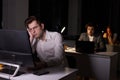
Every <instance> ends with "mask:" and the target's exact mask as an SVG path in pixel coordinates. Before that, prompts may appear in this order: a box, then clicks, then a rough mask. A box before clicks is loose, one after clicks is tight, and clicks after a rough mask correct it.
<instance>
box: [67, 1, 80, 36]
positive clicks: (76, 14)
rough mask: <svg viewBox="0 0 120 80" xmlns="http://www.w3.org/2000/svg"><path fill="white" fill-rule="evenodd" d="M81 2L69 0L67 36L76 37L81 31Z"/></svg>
mask: <svg viewBox="0 0 120 80" xmlns="http://www.w3.org/2000/svg"><path fill="white" fill-rule="evenodd" d="M81 9H82V0H69V7H68V34H69V35H76V34H78V33H80V31H81V11H82V10H81Z"/></svg>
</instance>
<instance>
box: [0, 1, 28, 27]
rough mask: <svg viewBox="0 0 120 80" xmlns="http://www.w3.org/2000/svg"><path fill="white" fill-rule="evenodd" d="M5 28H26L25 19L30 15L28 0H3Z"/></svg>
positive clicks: (3, 24)
mask: <svg viewBox="0 0 120 80" xmlns="http://www.w3.org/2000/svg"><path fill="white" fill-rule="evenodd" d="M2 15H3V16H2V28H3V29H25V27H24V20H25V18H27V17H28V0H3V12H2Z"/></svg>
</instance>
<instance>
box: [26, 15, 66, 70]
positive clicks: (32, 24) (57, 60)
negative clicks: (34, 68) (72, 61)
mask: <svg viewBox="0 0 120 80" xmlns="http://www.w3.org/2000/svg"><path fill="white" fill-rule="evenodd" d="M25 26H26V27H27V31H28V33H29V36H30V37H29V38H30V43H31V46H32V49H33V53H34V54H35V52H36V53H37V57H38V58H39V59H40V65H39V67H40V68H43V67H48V66H56V65H61V64H62V63H63V61H64V54H63V51H64V50H63V44H62V36H61V34H59V33H57V32H50V31H48V30H45V26H44V23H42V22H41V21H40V20H38V19H37V18H36V17H35V16H30V17H28V18H27V19H26V20H25Z"/></svg>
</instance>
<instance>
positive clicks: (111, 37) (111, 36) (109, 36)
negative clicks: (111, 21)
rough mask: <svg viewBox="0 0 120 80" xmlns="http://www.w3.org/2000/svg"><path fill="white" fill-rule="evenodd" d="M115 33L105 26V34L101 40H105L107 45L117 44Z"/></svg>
mask: <svg viewBox="0 0 120 80" xmlns="http://www.w3.org/2000/svg"><path fill="white" fill-rule="evenodd" d="M117 36H118V35H117V33H114V32H112V29H111V27H110V26H107V28H106V32H105V33H104V34H103V38H104V39H105V43H106V44H109V45H114V44H116V43H117Z"/></svg>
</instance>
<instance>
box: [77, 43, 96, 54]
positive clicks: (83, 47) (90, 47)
mask: <svg viewBox="0 0 120 80" xmlns="http://www.w3.org/2000/svg"><path fill="white" fill-rule="evenodd" d="M75 44H76V46H75V47H76V52H80V53H87V54H89V53H94V42H90V41H76V43H75Z"/></svg>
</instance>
